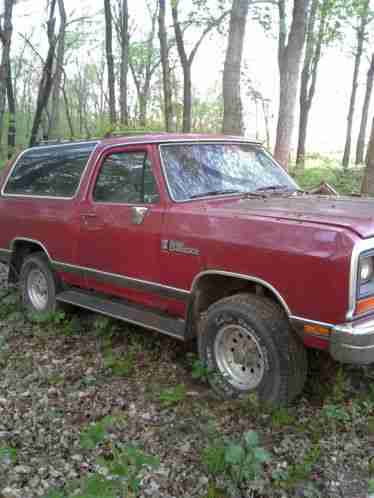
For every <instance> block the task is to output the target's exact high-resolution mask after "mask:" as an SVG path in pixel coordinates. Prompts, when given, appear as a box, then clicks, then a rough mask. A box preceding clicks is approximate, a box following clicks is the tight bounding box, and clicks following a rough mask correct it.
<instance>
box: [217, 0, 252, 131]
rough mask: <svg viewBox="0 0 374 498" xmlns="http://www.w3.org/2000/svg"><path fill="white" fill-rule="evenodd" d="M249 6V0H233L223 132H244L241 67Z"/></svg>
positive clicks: (225, 79)
mask: <svg viewBox="0 0 374 498" xmlns="http://www.w3.org/2000/svg"><path fill="white" fill-rule="evenodd" d="M248 8H249V0H233V2H232V7H231V17H230V28H229V38H228V45H227V50H226V58H225V66H224V69H223V85H222V87H223V133H226V134H229V135H230V134H231V135H242V134H243V133H244V129H243V115H242V114H243V113H242V101H241V97H240V68H241V63H242V54H243V43H244V36H245V25H246V22H247V15H248Z"/></svg>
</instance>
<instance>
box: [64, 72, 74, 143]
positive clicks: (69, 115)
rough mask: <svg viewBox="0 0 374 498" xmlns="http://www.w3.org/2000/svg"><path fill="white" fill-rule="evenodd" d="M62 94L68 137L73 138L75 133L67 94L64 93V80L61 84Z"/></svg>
mask: <svg viewBox="0 0 374 498" xmlns="http://www.w3.org/2000/svg"><path fill="white" fill-rule="evenodd" d="M62 96H63V97H64V105H65V113H66V119H67V122H68V125H69V130H70V138H72V139H73V138H74V135H75V133H74V126H73V119H72V117H71V113H70V108H69V99H68V96H67V94H66V88H65V81H64V84H63V86H62Z"/></svg>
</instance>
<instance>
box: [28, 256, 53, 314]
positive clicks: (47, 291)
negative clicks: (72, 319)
mask: <svg viewBox="0 0 374 498" xmlns="http://www.w3.org/2000/svg"><path fill="white" fill-rule="evenodd" d="M20 284H21V289H22V302H23V305H24V307H25V308H26V309H27V310H28V311H30V312H32V313H38V314H42V315H47V314H48V313H52V312H54V311H56V310H57V309H58V303H57V302H56V292H57V279H56V277H55V275H54V273H53V271H52V269H51V268H50V265H49V261H48V258H47V257H46V256H45V254H44V253H42V252H38V253H33V254H30V255H29V256H27V257H26V258H25V259H24V261H23V263H22V267H21V273H20Z"/></svg>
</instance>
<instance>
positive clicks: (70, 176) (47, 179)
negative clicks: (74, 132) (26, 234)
mask: <svg viewBox="0 0 374 498" xmlns="http://www.w3.org/2000/svg"><path fill="white" fill-rule="evenodd" d="M95 145H96V144H95V143H90V144H74V145H69V146H64V145H61V146H56V147H35V148H33V149H30V150H28V151H26V152H25V153H24V154H23V155H22V156H21V158H20V159H19V160H18V162H17V163H16V165H15V167H14V169H13V171H12V174H11V175H10V177H9V180H8V182H7V184H6V186H5V189H4V193H5V194H13V195H30V196H33V195H34V196H42V197H43V196H44V197H72V196H73V195H74V194H75V192H76V190H77V188H78V186H79V182H80V179H81V176H82V173H83V171H84V168H85V166H86V164H87V161H88V158H89V156H90V154H91V152H92V151H93V149H94V147H95Z"/></svg>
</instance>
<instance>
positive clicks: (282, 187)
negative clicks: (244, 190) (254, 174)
mask: <svg viewBox="0 0 374 498" xmlns="http://www.w3.org/2000/svg"><path fill="white" fill-rule="evenodd" d="M261 192H285V193H287V194H295V193H297V194H305V190H302V189H300V188H292V187H291V188H290V187H287V185H269V186H267V187H259V188H256V190H254V191H253V192H251V193H261Z"/></svg>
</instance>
